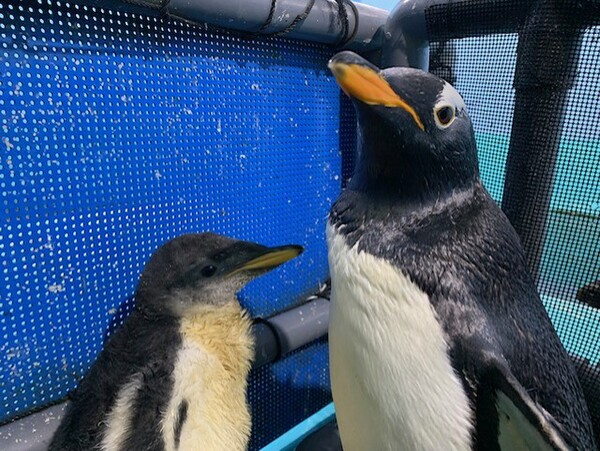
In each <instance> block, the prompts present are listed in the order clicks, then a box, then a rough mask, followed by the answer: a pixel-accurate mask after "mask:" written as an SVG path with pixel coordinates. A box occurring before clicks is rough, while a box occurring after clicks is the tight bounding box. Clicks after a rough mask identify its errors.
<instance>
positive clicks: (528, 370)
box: [327, 52, 596, 451]
mask: <svg viewBox="0 0 600 451" xmlns="http://www.w3.org/2000/svg"><path fill="white" fill-rule="evenodd" d="M329 67H330V68H331V70H332V72H333V74H334V75H335V77H336V80H337V82H338V84H339V85H340V86H341V88H342V89H343V90H344V91H345V92H346V93H347V94H348V95H349V96H350V97H351V98H352V100H353V103H354V106H355V109H356V113H357V117H358V124H359V139H358V154H357V163H356V168H355V172H354V175H353V177H352V180H351V182H350V184H349V186H348V189H346V190H345V191H344V192H342V194H341V195H340V197H339V198H338V200H337V201H336V202H335V204H334V206H333V207H332V210H331V213H330V217H329V223H328V228H327V241H328V246H329V266H330V272H331V281H332V310H331V317H330V318H331V320H330V321H331V322H330V329H329V345H330V367H331V368H330V372H331V384H332V391H333V400H334V402H335V406H336V414H337V419H338V424H339V430H340V436H341V439H342V444H343V447H344V450H345V451H354V450H431V451H434V450H436V451H437V450H469V449H480V450H486V451H487V450H499V449H502V450H516V449H519V450H520V449H532V450H533V449H535V450H550V449H560V450H566V449H571V448H572V449H578V450H592V449H596V447H595V444H594V438H593V433H592V427H591V423H590V417H589V413H588V410H587V407H586V405H585V401H584V398H583V396H582V391H581V387H580V385H579V382H578V379H577V375H576V373H575V370H574V368H573V365H572V363H571V361H570V358H569V356H568V355H567V353H566V352H565V350H564V348H563V346H562V344H561V342H560V340H559V338H558V336H557V335H556V332H555V331H554V328H553V326H552V324H551V322H550V320H549V318H548V315H547V313H546V311H545V309H544V307H543V305H542V303H541V301H540V298H539V295H538V293H537V291H536V287H535V284H534V282H533V280H532V278H531V276H530V274H529V272H528V269H527V265H526V260H525V258H524V255H523V251H522V248H521V246H520V243H519V238H518V236H517V235H516V232H515V231H514V229H513V228H512V227H511V225H510V223H509V221H508V219H507V218H506V216H505V215H504V214H503V213H502V211H501V210H500V209H499V208H498V206H497V205H496V203H495V202H494V201H493V200H492V198H491V197H490V196H489V194H488V193H487V191H486V190H485V189H484V187H483V185H482V183H481V180H480V178H479V169H478V160H477V149H476V144H475V137H474V133H473V127H472V125H471V121H470V119H469V116H468V114H467V110H466V107H465V104H464V102H463V99H462V98H461V96H460V94H459V93H458V92H457V91H456V90H455V89H454V88H453V87H452V86H451V85H449V84H448V83H446V82H444V81H443V80H441V79H439V78H437V77H435V76H434V75H432V74H428V73H426V72H423V71H419V70H416V69H410V68H390V69H385V70H379V68H377V67H375V66H373V65H372V64H370V63H369V62H367V61H366V60H364V59H363V58H361V57H359V56H358V55H356V54H353V53H351V52H342V53H339V54H337V55H336V56H334V57H333V59H332V60H331V61H330V63H329Z"/></svg>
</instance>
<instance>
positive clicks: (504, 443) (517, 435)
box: [476, 362, 571, 451]
mask: <svg viewBox="0 0 600 451" xmlns="http://www.w3.org/2000/svg"><path fill="white" fill-rule="evenodd" d="M495 363H496V364H493V365H492V366H491V367H489V366H488V368H489V369H488V371H487V374H486V375H485V376H484V377H483V378H482V380H481V385H480V388H479V392H478V395H477V437H478V439H477V447H476V448H477V449H479V450H492V449H498V450H506V451H508V450H511V451H512V450H515V449H530V450H540V451H542V450H544V451H545V450H561V451H562V450H570V449H571V448H570V447H569V446H568V445H567V444H566V442H565V438H564V437H565V436H566V435H567V434H568V432H567V431H565V430H564V428H562V426H561V425H560V424H559V423H558V422H557V421H556V420H555V419H554V418H553V417H552V416H551V415H550V414H549V413H548V412H546V410H545V409H544V408H543V407H542V406H540V405H539V404H537V403H536V402H535V401H534V400H533V399H532V398H531V396H530V395H529V394H528V393H527V390H525V388H524V387H523V386H522V385H521V384H520V383H519V382H518V381H517V379H516V378H515V377H514V376H513V374H512V373H511V372H510V370H509V369H508V368H507V366H506V365H504V364H502V363H501V362H495ZM488 364H489V362H488ZM486 429H487V430H486ZM494 438H495V439H496V440H495V442H494V443H490V441H492V440H494Z"/></svg>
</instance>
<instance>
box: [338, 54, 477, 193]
mask: <svg viewBox="0 0 600 451" xmlns="http://www.w3.org/2000/svg"><path fill="white" fill-rule="evenodd" d="M329 68H330V69H331V71H332V72H333V74H334V75H335V78H336V80H337V82H338V84H339V85H340V86H341V88H342V89H343V90H344V92H345V93H346V94H348V96H350V98H351V99H352V101H353V103H354V106H355V109H356V112H357V116H358V122H359V153H358V158H357V165H356V169H355V173H354V177H353V179H352V182H351V185H350V187H351V188H353V189H356V190H362V191H367V192H372V193H374V194H378V193H379V194H382V195H391V196H394V197H395V198H400V199H404V200H406V201H408V202H420V201H426V200H430V199H437V198H439V197H442V196H444V195H447V194H450V193H451V192H452V191H454V190H456V189H461V188H463V187H466V186H468V185H470V184H472V183H473V181H474V180H476V179H478V177H479V170H478V162H477V150H476V145H475V137H474V134H473V127H472V125H471V120H470V119H469V116H468V115H467V110H466V108H465V104H464V101H463V99H462V97H461V96H460V94H459V93H458V92H457V91H456V90H455V89H454V88H453V87H452V86H451V85H450V84H449V83H447V82H445V81H444V80H442V79H440V78H438V77H436V76H435V75H433V74H430V73H427V72H423V71H421V70H418V69H411V68H399V67H398V68H390V69H385V70H380V69H379V68H378V67H376V66H374V65H373V64H371V63H369V62H368V61H367V60H365V59H364V58H361V57H360V56H358V55H356V54H355V53H352V52H348V51H344V52H341V53H338V54H337V55H335V56H334V57H333V58H332V59H331V60H330V61H329Z"/></svg>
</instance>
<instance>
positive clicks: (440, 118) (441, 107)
mask: <svg viewBox="0 0 600 451" xmlns="http://www.w3.org/2000/svg"><path fill="white" fill-rule="evenodd" d="M463 110H466V105H465V101H464V100H463V98H462V97H461V95H460V94H459V93H458V91H457V90H456V89H454V87H453V86H452V85H451V84H450V83H447V82H444V88H443V89H442V92H440V95H439V96H438V98H437V102H436V103H435V105H434V107H433V118H434V119H435V124H436V125H437V127H438V128H441V129H445V128H448V127H450V125H452V123H453V122H454V119H455V118H456V115H457V114H458V113H459V112H461V111H463Z"/></svg>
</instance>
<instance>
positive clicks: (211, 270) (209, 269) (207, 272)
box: [201, 265, 217, 277]
mask: <svg viewBox="0 0 600 451" xmlns="http://www.w3.org/2000/svg"><path fill="white" fill-rule="evenodd" d="M216 272H217V267H216V266H213V265H208V266H205V267H204V268H202V271H201V273H202V275H203V276H204V277H211V276H213V275H214V274H215V273H216Z"/></svg>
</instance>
